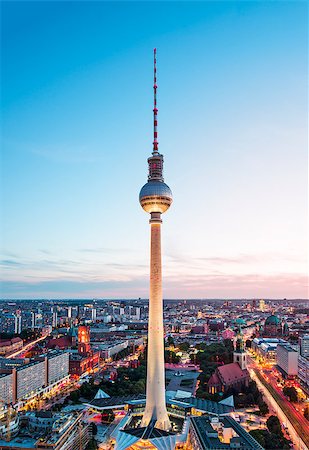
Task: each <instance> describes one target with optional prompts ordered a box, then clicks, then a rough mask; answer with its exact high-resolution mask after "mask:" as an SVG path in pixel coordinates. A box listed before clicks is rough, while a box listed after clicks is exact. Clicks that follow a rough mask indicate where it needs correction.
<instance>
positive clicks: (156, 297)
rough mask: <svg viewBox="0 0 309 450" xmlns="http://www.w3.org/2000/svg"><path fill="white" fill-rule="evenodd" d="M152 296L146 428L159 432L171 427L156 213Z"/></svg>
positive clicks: (152, 241)
mask: <svg viewBox="0 0 309 450" xmlns="http://www.w3.org/2000/svg"><path fill="white" fill-rule="evenodd" d="M150 228H151V239H150V293H149V322H148V356H147V387H146V408H145V412H144V416H143V419H142V424H141V425H142V426H144V427H145V426H147V425H148V424H149V423H150V422H152V421H153V422H154V423H155V427H156V428H160V429H161V430H166V431H167V430H169V429H170V427H171V424H170V420H169V418H168V415H167V410H166V404H165V369H164V329H163V299H162V267H161V214H160V213H152V214H151V219H150Z"/></svg>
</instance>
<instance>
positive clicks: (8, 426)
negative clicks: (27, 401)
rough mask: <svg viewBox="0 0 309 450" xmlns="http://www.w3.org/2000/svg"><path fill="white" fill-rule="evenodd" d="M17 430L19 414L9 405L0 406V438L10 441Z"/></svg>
mask: <svg viewBox="0 0 309 450" xmlns="http://www.w3.org/2000/svg"><path fill="white" fill-rule="evenodd" d="M18 432H19V415H18V414H17V412H16V411H15V410H14V409H13V408H12V407H11V406H9V407H7V406H2V407H0V439H4V440H6V441H10V439H11V438H14V437H15V436H17V434H18Z"/></svg>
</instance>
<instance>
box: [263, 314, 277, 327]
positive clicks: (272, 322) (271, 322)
mask: <svg viewBox="0 0 309 450" xmlns="http://www.w3.org/2000/svg"><path fill="white" fill-rule="evenodd" d="M265 325H280V320H279V319H278V317H277V316H275V315H274V314H272V315H271V316H269V317H267V319H266V320H265Z"/></svg>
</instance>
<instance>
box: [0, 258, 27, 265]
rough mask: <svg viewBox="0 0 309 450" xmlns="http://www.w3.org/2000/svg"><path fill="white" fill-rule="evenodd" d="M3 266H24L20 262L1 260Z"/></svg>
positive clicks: (0, 263)
mask: <svg viewBox="0 0 309 450" xmlns="http://www.w3.org/2000/svg"><path fill="white" fill-rule="evenodd" d="M0 265H1V266H18V267H20V266H22V265H23V264H22V263H21V262H19V261H16V260H15V259H1V260H0Z"/></svg>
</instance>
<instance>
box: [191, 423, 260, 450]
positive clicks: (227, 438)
mask: <svg viewBox="0 0 309 450" xmlns="http://www.w3.org/2000/svg"><path fill="white" fill-rule="evenodd" d="M189 443H190V447H189V448H192V449H194V450H195V449H196V450H197V449H198V450H225V449H226V450H228V449H242V450H250V449H252V450H264V449H263V447H262V446H261V445H260V444H259V443H258V442H257V441H256V440H255V439H254V438H253V437H252V436H251V435H250V434H249V433H247V432H246V431H245V430H244V429H243V427H242V426H241V425H239V423H237V422H236V421H235V420H234V419H233V418H232V417H229V416H225V417H207V416H202V417H192V418H191V420H190V430H189Z"/></svg>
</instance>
